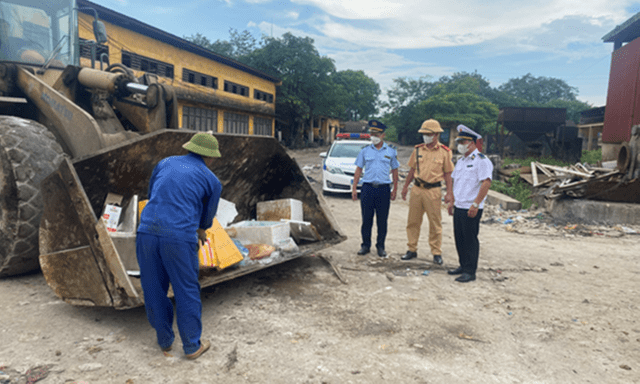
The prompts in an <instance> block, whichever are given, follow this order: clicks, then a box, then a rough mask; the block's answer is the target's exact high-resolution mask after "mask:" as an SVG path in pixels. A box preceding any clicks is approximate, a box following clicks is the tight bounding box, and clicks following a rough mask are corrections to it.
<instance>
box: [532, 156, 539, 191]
mask: <svg viewBox="0 0 640 384" xmlns="http://www.w3.org/2000/svg"><path fill="white" fill-rule="evenodd" d="M536 168H537V167H536V163H535V162H534V161H532V162H531V177H532V178H533V186H534V187H537V186H538V171H537V170H536Z"/></svg>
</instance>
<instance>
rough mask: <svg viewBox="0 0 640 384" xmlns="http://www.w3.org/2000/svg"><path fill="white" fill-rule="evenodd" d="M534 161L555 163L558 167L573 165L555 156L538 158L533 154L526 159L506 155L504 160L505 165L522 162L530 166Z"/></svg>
mask: <svg viewBox="0 0 640 384" xmlns="http://www.w3.org/2000/svg"><path fill="white" fill-rule="evenodd" d="M532 162H538V163H542V164H548V165H555V166H558V167H566V166H567V165H571V164H569V163H567V162H564V161H560V160H557V159H554V158H553V157H542V158H536V157H531V156H529V157H527V158H525V159H511V158H508V157H505V158H504V160H503V165H510V164H520V166H523V167H529V166H531V163H532Z"/></svg>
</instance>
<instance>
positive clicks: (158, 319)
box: [136, 233, 202, 354]
mask: <svg viewBox="0 0 640 384" xmlns="http://www.w3.org/2000/svg"><path fill="white" fill-rule="evenodd" d="M136 254H137V257H138V264H139V266H140V282H141V284H142V290H143V291H144V307H145V309H146V310H147V318H148V319H149V323H151V326H152V327H153V328H154V329H155V330H156V334H157V336H158V344H159V345H160V348H167V347H169V346H171V344H173V340H174V338H175V335H174V333H173V304H172V302H171V300H170V299H169V298H168V297H167V292H168V289H169V283H171V286H172V288H173V294H174V297H175V301H176V318H177V321H178V331H179V332H180V338H181V339H182V347H183V349H184V353H185V354H191V353H194V352H196V351H197V350H198V349H199V348H200V335H201V334H202V320H201V318H202V303H201V302H200V283H199V282H198V272H199V263H198V244H197V243H195V242H192V241H184V240H178V239H171V238H166V237H159V236H156V235H150V234H147V233H138V235H137V238H136Z"/></svg>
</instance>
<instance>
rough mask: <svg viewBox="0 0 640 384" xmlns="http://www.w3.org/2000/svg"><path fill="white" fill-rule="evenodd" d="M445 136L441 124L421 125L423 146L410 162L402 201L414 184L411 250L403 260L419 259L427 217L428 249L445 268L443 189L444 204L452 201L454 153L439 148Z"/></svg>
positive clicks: (409, 223)
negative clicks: (444, 193) (442, 187)
mask: <svg viewBox="0 0 640 384" xmlns="http://www.w3.org/2000/svg"><path fill="white" fill-rule="evenodd" d="M441 132H444V131H443V130H442V128H441V127H440V123H438V121H436V120H433V119H429V120H425V121H424V122H423V123H422V126H421V127H420V129H419V130H418V133H421V134H422V137H423V141H424V143H423V144H420V145H416V146H415V149H414V150H413V152H412V153H411V157H410V158H409V164H408V165H409V168H410V170H409V174H408V175H407V179H406V181H405V182H404V188H403V189H402V199H403V200H406V199H407V192H408V190H409V184H410V183H411V181H413V180H414V179H415V181H414V186H413V188H412V189H411V196H410V197H409V216H408V218H407V240H408V242H407V247H408V248H409V250H408V251H407V253H406V254H405V255H404V256H402V260H410V259H413V258H414V257H416V256H418V252H417V251H418V240H419V239H420V227H421V226H422V219H423V217H424V213H425V212H426V213H427V218H428V219H429V246H430V247H431V254H432V255H433V262H434V263H436V264H442V211H441V199H442V192H441V185H442V181H443V180H444V182H445V184H446V186H447V193H446V195H445V203H446V204H448V203H449V202H450V201H451V200H453V188H452V182H451V172H452V171H453V162H452V161H451V150H450V149H449V148H448V147H446V146H445V145H442V144H440V142H439V139H440V133H441Z"/></svg>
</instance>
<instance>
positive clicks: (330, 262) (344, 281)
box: [318, 253, 348, 284]
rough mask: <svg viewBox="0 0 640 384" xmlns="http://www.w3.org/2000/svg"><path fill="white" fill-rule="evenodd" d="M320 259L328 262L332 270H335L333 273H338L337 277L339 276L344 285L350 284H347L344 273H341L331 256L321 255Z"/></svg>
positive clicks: (319, 255)
mask: <svg viewBox="0 0 640 384" xmlns="http://www.w3.org/2000/svg"><path fill="white" fill-rule="evenodd" d="M318 257H320V258H321V259H322V260H324V261H326V262H327V263H328V264H329V265H330V266H331V268H332V269H333V272H335V273H336V276H338V279H340V281H341V282H342V284H348V283H347V279H346V278H345V277H344V276H343V275H342V272H341V271H340V267H338V265H336V264H335V263H334V262H333V260H332V259H331V256H325V255H323V254H321V253H319V254H318Z"/></svg>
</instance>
